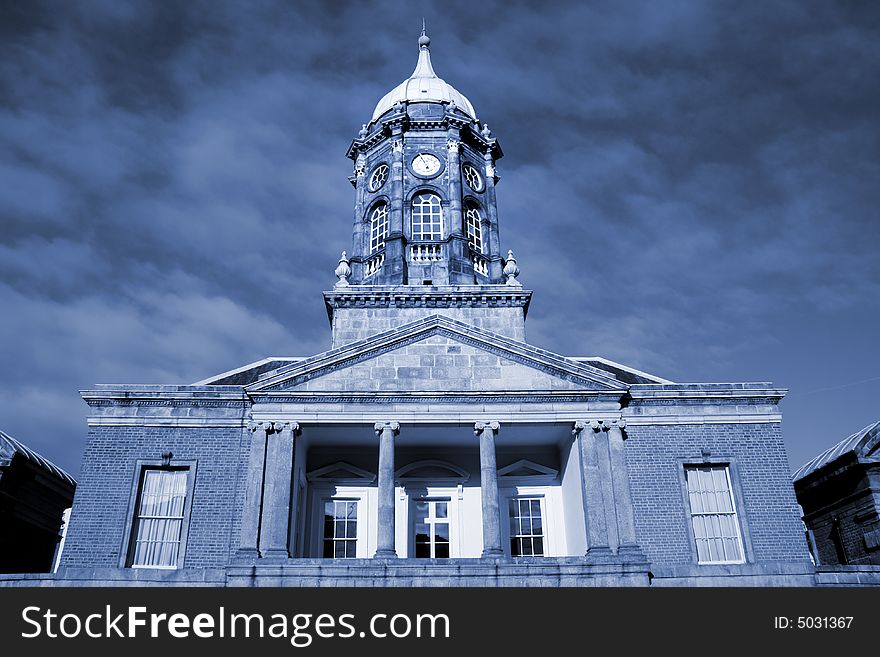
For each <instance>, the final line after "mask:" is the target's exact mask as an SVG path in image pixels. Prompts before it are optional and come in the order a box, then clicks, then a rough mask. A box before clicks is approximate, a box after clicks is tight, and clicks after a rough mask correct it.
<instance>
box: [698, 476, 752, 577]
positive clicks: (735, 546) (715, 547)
mask: <svg viewBox="0 0 880 657" xmlns="http://www.w3.org/2000/svg"><path fill="white" fill-rule="evenodd" d="M685 477H686V479H687V491H688V502H689V503H690V511H691V525H692V526H693V531H694V542H695V545H696V549H697V561H698V562H699V563H707V564H709V563H742V562H743V561H744V557H743V547H742V537H741V535H740V529H739V521H738V520H737V517H736V505H735V503H734V498H733V490H732V487H731V485H730V469H729V468H728V466H726V465H700V466H686V467H685Z"/></svg>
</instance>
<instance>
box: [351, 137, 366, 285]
mask: <svg viewBox="0 0 880 657" xmlns="http://www.w3.org/2000/svg"><path fill="white" fill-rule="evenodd" d="M366 163H367V160H366V158H365V157H364V154H363V153H358V156H357V159H356V160H355V165H354V180H355V195H354V198H355V200H354V226H353V228H352V238H351V263H350V264H351V279H352V281H356V282H358V283H359V282H361V280H363V276H364V266H363V263H364V261H365V260H366V259H367V258H368V257H369V255H370V244H369V236H368V235H369V232H368V231H365V229H364V219H365V216H364V213H365V212H366V208H365V207H364V200H365V197H366V194H365V188H366V178H365V176H366ZM365 232H367V237H365V235H364V233H365Z"/></svg>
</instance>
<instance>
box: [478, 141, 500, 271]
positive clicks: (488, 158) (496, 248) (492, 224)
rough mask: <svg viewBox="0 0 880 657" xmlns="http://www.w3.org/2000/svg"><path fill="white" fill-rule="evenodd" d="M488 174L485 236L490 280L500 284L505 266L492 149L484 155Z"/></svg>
mask: <svg viewBox="0 0 880 657" xmlns="http://www.w3.org/2000/svg"><path fill="white" fill-rule="evenodd" d="M483 159H484V161H485V164H486V166H485V172H486V214H487V215H488V217H489V234H488V235H485V236H484V239H485V240H486V243H487V244H488V246H489V248H488V249H487V250H486V255H487V256H488V258H489V280H491V281H492V282H493V283H500V282H502V281H503V280H504V274H502V273H501V270H502V269H504V264H503V263H502V262H501V237H500V236H499V234H498V206H497V205H496V200H495V163H494V161H493V159H492V149H491V148H490V149H488V150H486V152H485V153H484V154H483Z"/></svg>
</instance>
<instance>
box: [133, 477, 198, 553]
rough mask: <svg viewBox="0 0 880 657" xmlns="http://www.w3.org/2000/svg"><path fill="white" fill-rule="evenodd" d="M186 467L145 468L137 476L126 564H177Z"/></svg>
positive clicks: (185, 492)
mask: <svg viewBox="0 0 880 657" xmlns="http://www.w3.org/2000/svg"><path fill="white" fill-rule="evenodd" d="M188 476H189V470H170V469H145V470H144V471H143V475H142V478H141V485H140V489H139V494H138V502H137V510H136V514H135V518H134V527H133V532H132V536H133V539H134V540H133V541H132V545H131V550H130V557H129V564H128V565H129V566H131V567H133V568H177V567H178V557H179V554H180V543H181V534H182V532H183V524H184V517H185V511H186V495H187V477H188Z"/></svg>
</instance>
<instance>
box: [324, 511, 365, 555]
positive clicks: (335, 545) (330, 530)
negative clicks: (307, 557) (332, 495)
mask: <svg viewBox="0 0 880 657" xmlns="http://www.w3.org/2000/svg"><path fill="white" fill-rule="evenodd" d="M357 516H358V503H357V500H325V501H324V552H323V555H324V558H325V559H354V558H355V557H357V533H358V532H357Z"/></svg>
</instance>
